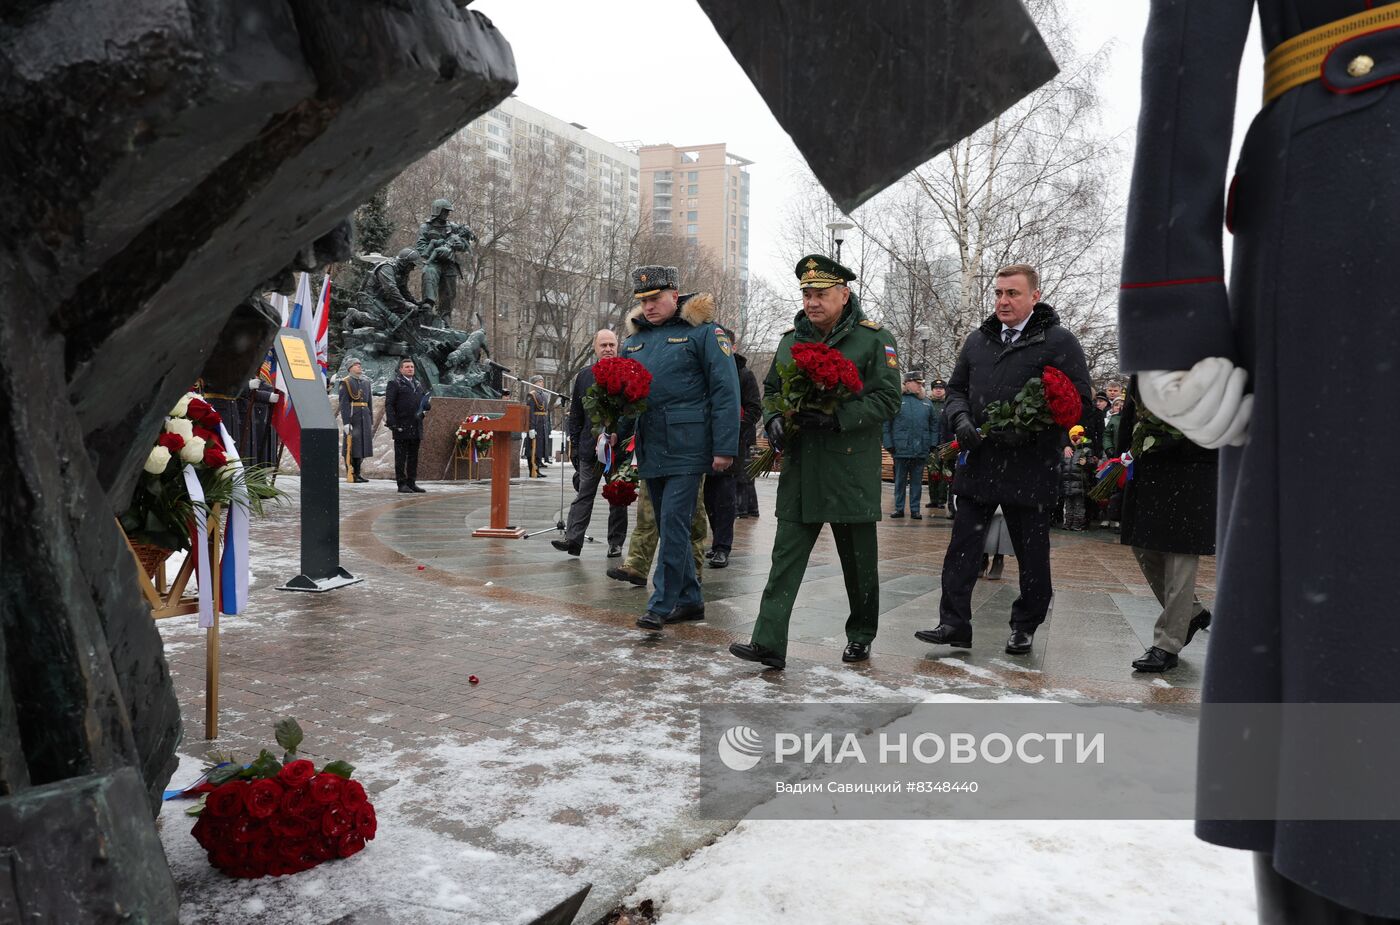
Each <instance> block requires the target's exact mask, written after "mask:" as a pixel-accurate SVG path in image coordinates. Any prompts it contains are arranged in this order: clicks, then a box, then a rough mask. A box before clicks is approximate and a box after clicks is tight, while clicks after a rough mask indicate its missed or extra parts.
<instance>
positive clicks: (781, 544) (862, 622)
mask: <svg viewBox="0 0 1400 925" xmlns="http://www.w3.org/2000/svg"><path fill="white" fill-rule="evenodd" d="M822 526H823V525H822V524H820V523H815V524H807V523H797V522H796V521H791V520H780V521H778V532H777V535H776V536H775V537H774V538H773V566H772V568H771V569H770V570H769V572H768V584H767V585H766V586H764V588H763V597H762V599H761V600H760V602H759V605H758V620H757V622H756V623H754V627H753V641H754V642H755V643H757V644H758V645H761V646H764V647H765V648H768V649H772V650H773V651H774V652H777V653H778V654H779V655H786V654H787V644H788V624H789V623H790V622H791V620H792V605H793V604H794V603H795V602H796V600H797V591H798V589H799V588H801V587H802V576H803V575H805V574H806V573H807V561H808V560H809V559H810V558H811V557H812V547H813V546H815V545H816V544H817V537H819V536H821V532H822ZM831 535H832V537H833V538H834V539H835V540H836V555H837V557H838V558H840V560H841V577H842V578H844V579H845V582H846V601H847V603H848V604H849V605H850V608H851V612H850V615H849V616H848V617H847V618H846V640H847V641H848V642H861V643H865V644H866V645H869V644H870V643H872V642H874V641H875V633H876V631H877V630H878V629H879V627H880V552H879V544H878V542H877V541H876V538H875V525H874V524H873V523H865V524H832V525H831Z"/></svg>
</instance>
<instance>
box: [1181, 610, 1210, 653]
mask: <svg viewBox="0 0 1400 925" xmlns="http://www.w3.org/2000/svg"><path fill="white" fill-rule="evenodd" d="M1210 619H1211V618H1210V611H1209V610H1202V611H1201V612H1200V613H1198V614H1196V615H1195V616H1194V617H1192V618H1191V625H1190V626H1188V627H1186V643H1185V645H1188V646H1189V645H1190V644H1191V639H1192V637H1194V636H1195V635H1196V633H1197V632H1199V631H1201V630H1208V629H1210Z"/></svg>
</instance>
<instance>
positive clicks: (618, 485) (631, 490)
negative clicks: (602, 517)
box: [603, 462, 640, 507]
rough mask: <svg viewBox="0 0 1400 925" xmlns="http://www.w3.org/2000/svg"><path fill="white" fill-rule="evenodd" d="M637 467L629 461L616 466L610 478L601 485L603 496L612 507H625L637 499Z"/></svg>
mask: <svg viewBox="0 0 1400 925" xmlns="http://www.w3.org/2000/svg"><path fill="white" fill-rule="evenodd" d="M639 481H640V480H639V479H638V478H637V467H636V466H635V465H634V464H632V463H630V462H627V463H623V464H622V465H620V466H618V467H617V469H616V471H615V474H614V475H613V476H612V478H610V479H608V481H607V482H606V483H605V484H604V485H603V497H604V498H606V499H607V502H608V504H611V505H612V506H613V507H627V505H629V504H631V503H632V502H633V501H636V500H637V486H638V484H639Z"/></svg>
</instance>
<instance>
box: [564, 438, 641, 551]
mask: <svg viewBox="0 0 1400 925" xmlns="http://www.w3.org/2000/svg"><path fill="white" fill-rule="evenodd" d="M574 479H575V482H576V484H575V485H574V488H575V489H577V491H578V494H577V495H575V496H574V503H573V504H570V505H569V519H568V525H567V526H566V527H565V528H564V542H566V543H568V544H569V545H570V546H581V545H583V536H584V534H585V533H586V532H588V522H589V520H591V519H592V518H593V500H594V498H595V497H597V494H598V483H599V482H601V481H602V480H603V464H602V463H601V462H599V461H598V459H597V457H588V456H580V457H579V459H578V472H576V473H574ZM603 503H604V504H608V502H606V501H604V502H603ZM625 542H627V508H626V507H613V505H611V504H608V545H609V546H621V545H622V544H623V543H625Z"/></svg>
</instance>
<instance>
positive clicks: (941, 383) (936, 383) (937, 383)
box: [929, 379, 948, 389]
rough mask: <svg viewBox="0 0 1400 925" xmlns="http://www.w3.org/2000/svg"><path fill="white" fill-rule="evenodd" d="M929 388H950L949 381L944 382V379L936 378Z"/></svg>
mask: <svg viewBox="0 0 1400 925" xmlns="http://www.w3.org/2000/svg"><path fill="white" fill-rule="evenodd" d="M929 388H931V389H946V388H948V383H946V382H944V381H943V380H942V379H935V380H933V381H932V382H930V383H929Z"/></svg>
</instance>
